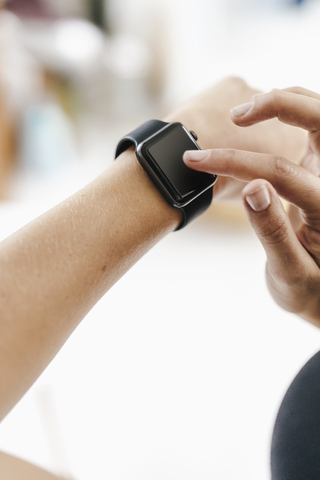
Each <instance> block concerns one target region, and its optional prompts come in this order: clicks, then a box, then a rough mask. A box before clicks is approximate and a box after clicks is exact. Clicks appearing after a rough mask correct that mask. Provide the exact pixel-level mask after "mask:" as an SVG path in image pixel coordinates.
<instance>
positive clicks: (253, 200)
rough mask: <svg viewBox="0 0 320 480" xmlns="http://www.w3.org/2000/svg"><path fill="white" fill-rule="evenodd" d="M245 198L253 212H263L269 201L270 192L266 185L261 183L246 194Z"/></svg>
mask: <svg viewBox="0 0 320 480" xmlns="http://www.w3.org/2000/svg"><path fill="white" fill-rule="evenodd" d="M246 200H247V202H248V203H249V205H250V207H251V208H252V210H254V211H255V212H263V211H264V210H267V208H268V207H269V205H270V203H271V198H270V193H269V190H268V188H267V187H266V185H262V186H261V187H260V188H258V189H257V190H254V191H253V192H252V193H250V194H248V195H247V196H246Z"/></svg>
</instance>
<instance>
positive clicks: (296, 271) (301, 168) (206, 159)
mask: <svg viewBox="0 0 320 480" xmlns="http://www.w3.org/2000/svg"><path fill="white" fill-rule="evenodd" d="M231 116H232V119H233V121H234V122H235V123H236V124H237V125H240V126H249V125H253V124H256V123H258V122H261V121H263V120H267V119H270V118H273V117H278V119H279V120H280V121H281V122H284V123H287V124H290V125H293V126H296V127H300V128H302V129H305V130H307V131H308V132H309V145H308V150H307V153H306V155H305V156H304V157H303V159H302V161H301V164H300V165H296V164H295V163H293V162H291V161H289V160H287V159H285V158H284V157H281V156H275V155H270V154H259V153H253V152H245V151H239V150H233V149H217V150H207V151H195V152H193V151H192V152H191V151H190V152H186V154H185V157H184V159H185V162H186V164H187V165H188V166H189V167H191V168H194V169H195V170H201V171H206V172H210V173H216V174H218V175H222V176H228V177H232V178H235V179H237V180H241V181H244V182H249V183H248V184H247V185H246V186H245V187H244V189H243V191H242V199H243V203H244V207H245V210H246V212H247V215H248V218H249V220H250V222H251V224H252V226H253V228H254V230H255V232H256V234H257V236H258V238H259V240H260V241H261V243H262V245H263V247H264V249H265V251H266V254H267V269H266V272H267V281H268V286H269V289H270V291H271V293H272V295H273V297H274V298H275V300H276V301H277V302H278V304H279V305H281V306H282V307H283V308H285V309H286V310H288V311H291V312H294V313H297V314H299V315H301V316H302V317H303V318H306V319H307V320H309V321H311V322H312V323H314V324H316V325H318V326H320V269H319V267H320V178H319V176H320V95H317V94H316V93H313V92H310V91H307V90H304V89H300V88H291V89H287V90H278V91H273V92H271V93H268V94H262V95H256V96H254V97H253V98H252V101H251V102H249V103H247V104H245V105H240V106H239V107H237V108H235V109H234V110H233V111H232V112H231ZM278 194H279V195H280V196H281V197H283V198H284V199H285V200H287V201H288V202H289V204H290V208H289V210H288V213H286V211H285V209H284V207H283V205H282V202H281V201H280V199H279V197H278Z"/></svg>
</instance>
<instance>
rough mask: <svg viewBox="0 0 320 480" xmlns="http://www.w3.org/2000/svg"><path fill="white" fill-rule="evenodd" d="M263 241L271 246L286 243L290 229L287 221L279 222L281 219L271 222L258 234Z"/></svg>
mask: <svg viewBox="0 0 320 480" xmlns="http://www.w3.org/2000/svg"><path fill="white" fill-rule="evenodd" d="M258 234H259V236H260V237H261V240H263V241H264V242H265V243H268V244H269V245H276V244H278V243H282V242H284V241H285V240H286V239H287V237H288V235H289V229H288V225H287V223H286V220H285V219H281V220H279V218H277V219H274V220H273V221H271V222H270V223H269V224H268V225H267V226H264V228H263V230H261V231H260V232H258Z"/></svg>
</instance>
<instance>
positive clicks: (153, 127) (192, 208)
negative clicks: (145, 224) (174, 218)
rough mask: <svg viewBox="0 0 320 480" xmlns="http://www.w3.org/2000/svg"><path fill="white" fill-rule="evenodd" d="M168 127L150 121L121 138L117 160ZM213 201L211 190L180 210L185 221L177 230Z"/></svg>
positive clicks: (157, 121) (164, 124)
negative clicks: (129, 149) (132, 147)
mask: <svg viewBox="0 0 320 480" xmlns="http://www.w3.org/2000/svg"><path fill="white" fill-rule="evenodd" d="M166 125H168V123H166V122H162V121H161V120H148V121H147V122H145V123H143V124H142V125H140V127H138V128H136V129H135V130H133V131H132V132H130V133H128V134H127V135H125V136H124V137H122V138H121V140H120V141H119V143H118V145H117V148H116V154H115V158H117V157H118V156H119V155H120V154H121V153H123V152H124V151H125V150H127V149H128V148H130V147H131V146H132V145H134V146H135V148H137V147H138V145H139V144H140V143H141V142H143V141H144V140H146V139H147V138H149V137H151V135H153V134H154V133H157V132H158V131H159V130H161V128H163V127H165V126H166ZM211 201H212V188H209V189H208V190H206V191H205V192H204V193H202V195H199V197H197V198H196V199H195V200H193V201H192V202H190V203H188V205H186V206H185V207H181V208H179V210H181V211H182V213H183V220H182V222H181V223H180V225H179V226H178V228H177V230H180V229H181V228H183V227H185V226H186V225H187V224H188V223H190V222H191V221H192V220H194V219H195V218H197V217H198V216H199V215H201V214H202V213H203V212H205V211H206V210H207V208H208V207H209V206H210V204H211ZM176 208H178V207H176Z"/></svg>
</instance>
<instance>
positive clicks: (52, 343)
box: [0, 151, 181, 417]
mask: <svg viewBox="0 0 320 480" xmlns="http://www.w3.org/2000/svg"><path fill="white" fill-rule="evenodd" d="M180 221H181V218H180V212H179V211H178V210H176V209H174V208H172V207H170V206H169V205H168V204H167V203H166V202H165V201H164V200H163V198H162V197H161V195H160V194H159V193H158V192H157V190H156V189H155V188H154V186H153V185H152V184H151V182H150V180H149V179H148V177H147V176H146V174H145V173H144V171H143V170H142V168H141V167H140V165H139V164H138V163H137V161H136V159H135V155H134V153H133V152H132V151H129V152H125V153H124V154H123V155H122V156H121V157H119V158H118V159H117V161H116V162H114V163H113V164H112V166H111V167H110V168H109V169H108V170H106V171H105V172H104V173H103V174H102V175H100V176H99V177H98V178H97V179H96V180H95V181H94V182H92V183H91V184H90V185H88V186H87V187H85V188H84V189H83V190H81V191H80V192H78V193H76V194H75V195H73V196H72V197H71V198H69V199H68V200H66V201H64V202H63V203H62V204H60V205H58V206H57V207H55V208H53V209H52V210H51V211H49V212H48V213H46V214H45V215H43V216H42V217H39V218H38V219H36V220H35V221H33V222H32V223H30V224H29V225H27V226H25V227H24V228H23V229H22V230H20V231H18V232H17V233H16V234H14V235H13V236H11V237H9V238H8V239H7V240H6V241H4V242H2V244H1V247H0V271H1V283H0V296H1V305H0V319H1V320H0V352H1V358H0V397H1V404H0V408H1V413H0V416H1V417H3V416H4V415H5V414H6V412H7V411H8V410H9V409H10V408H11V407H12V406H13V405H14V403H15V402H16V401H17V400H18V399H19V398H20V396H21V395H22V394H23V393H24V392H25V391H26V390H27V388H29V386H30V385H31V384H32V383H33V382H34V380H35V379H36V378H37V377H38V375H39V374H40V373H41V372H42V370H43V369H44V368H45V367H46V366H47V364H48V363H49V362H50V361H51V359H52V358H53V357H54V356H55V354H56V353H57V352H58V350H59V349H60V348H61V346H62V344H63V343H64V342H65V340H66V339H67V337H68V336H69V335H70V333H71V332H72V331H73V330H74V328H75V327H76V326H77V324H78V323H79V322H80V321H81V319H82V318H83V317H84V316H85V315H86V313H87V312H88V311H89V310H90V309H91V308H92V307H93V305H94V304H95V303H96V302H97V301H98V300H99V299H100V298H101V296H103V294H104V293H105V292H106V291H107V290H108V289H109V288H110V287H111V286H112V285H113V284H114V283H115V282H116V281H117V280H118V279H119V278H120V277H121V276H122V275H123V274H124V273H125V272H126V271H127V270H128V269H129V268H130V267H131V266H132V265H133V264H134V263H135V262H136V261H137V260H138V259H139V258H140V257H141V256H142V255H143V254H144V253H145V252H146V251H147V250H148V249H150V248H151V247H152V246H153V245H154V244H155V243H156V242H157V241H158V240H159V239H160V238H162V237H163V236H164V235H165V234H166V233H168V232H170V231H172V230H174V229H175V228H176V227H177V226H178V224H179V222H180Z"/></svg>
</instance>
